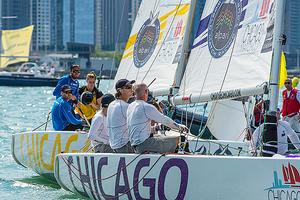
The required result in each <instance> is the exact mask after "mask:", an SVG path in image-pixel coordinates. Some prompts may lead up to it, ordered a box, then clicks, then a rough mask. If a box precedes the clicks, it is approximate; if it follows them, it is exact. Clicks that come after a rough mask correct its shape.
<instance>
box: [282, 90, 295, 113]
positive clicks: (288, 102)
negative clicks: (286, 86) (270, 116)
mask: <svg viewBox="0 0 300 200" xmlns="http://www.w3.org/2000/svg"><path fill="white" fill-rule="evenodd" d="M297 91H298V90H297V89H295V88H294V89H292V90H291V92H290V96H289V97H288V96H287V90H284V91H283V92H282V98H283V104H282V110H281V112H282V116H283V117H284V116H287V115H290V114H293V113H298V112H299V108H300V104H299V102H298V100H297V97H296V95H297Z"/></svg>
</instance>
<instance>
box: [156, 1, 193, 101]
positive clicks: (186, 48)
mask: <svg viewBox="0 0 300 200" xmlns="http://www.w3.org/2000/svg"><path fill="white" fill-rule="evenodd" d="M197 1H198V0H191V4H190V12H189V16H188V19H187V23H186V30H185V32H184V36H183V48H182V53H181V55H180V60H179V63H178V66H177V69H176V72H175V78H174V83H175V85H174V86H172V87H171V88H168V89H161V90H154V91H153V96H164V95H169V94H170V89H173V91H172V94H175V93H177V91H178V89H179V86H180V83H181V80H182V77H183V74H184V71H185V66H186V64H187V62H188V56H189V52H190V49H191V45H190V40H191V39H192V38H193V37H194V36H193V35H192V30H193V24H194V16H195V11H196V5H197ZM174 89H175V91H174Z"/></svg>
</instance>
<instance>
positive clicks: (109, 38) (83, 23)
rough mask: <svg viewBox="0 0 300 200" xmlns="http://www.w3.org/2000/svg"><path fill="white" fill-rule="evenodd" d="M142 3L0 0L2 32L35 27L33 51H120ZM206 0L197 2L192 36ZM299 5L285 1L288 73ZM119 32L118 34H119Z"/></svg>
mask: <svg viewBox="0 0 300 200" xmlns="http://www.w3.org/2000/svg"><path fill="white" fill-rule="evenodd" d="M140 3H141V0H63V1H61V0H1V4H0V6H1V8H2V9H1V16H15V18H12V19H1V23H0V28H1V29H3V30H9V29H12V30H13V29H18V28H22V27H25V26H28V25H34V26H35V28H34V32H33V35H32V51H41V50H44V51H45V52H44V53H47V51H64V50H67V44H68V43H79V44H88V45H92V46H94V48H95V49H102V50H106V51H114V50H118V51H122V49H123V48H124V47H125V45H126V42H127V39H128V36H129V34H130V31H131V28H132V26H133V23H134V20H135V17H136V15H137V12H138V8H139V5H140ZM204 4H205V0H199V1H198V2H197V7H196V12H195V18H194V19H195V23H194V25H193V35H195V32H196V31H197V28H198V22H199V19H200V15H201V13H202V11H203V8H204ZM299 9H300V2H298V1H287V3H286V8H285V10H286V12H285V13H286V15H285V24H284V30H285V34H286V36H287V44H286V45H285V46H284V47H283V49H284V52H285V54H286V60H287V67H288V69H293V68H299V66H300V35H299V34H298V32H299V31H300V21H299V20H298V19H299V17H300V14H299V12H298V10H299ZM119 32H120V33H119Z"/></svg>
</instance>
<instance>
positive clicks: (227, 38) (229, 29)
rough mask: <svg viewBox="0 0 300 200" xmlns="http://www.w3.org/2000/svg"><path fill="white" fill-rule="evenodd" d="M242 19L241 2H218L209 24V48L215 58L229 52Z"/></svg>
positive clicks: (236, 0) (231, 0)
mask: <svg viewBox="0 0 300 200" xmlns="http://www.w3.org/2000/svg"><path fill="white" fill-rule="evenodd" d="M240 19H241V2H240V0H219V1H218V3H217V5H216V7H215V9H214V11H213V13H212V15H211V18H210V20H209V24H208V48H209V51H210V53H211V55H212V56H213V57H214V58H220V57H222V56H223V55H224V54H225V53H226V52H227V51H228V49H229V48H230V46H231V44H232V43H233V41H234V40H235V38H236V35H237V32H238V28H239V23H240Z"/></svg>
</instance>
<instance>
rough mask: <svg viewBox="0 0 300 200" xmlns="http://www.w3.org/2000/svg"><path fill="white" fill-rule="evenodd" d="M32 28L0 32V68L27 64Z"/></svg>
mask: <svg viewBox="0 0 300 200" xmlns="http://www.w3.org/2000/svg"><path fill="white" fill-rule="evenodd" d="M32 31H33V26H28V27H25V28H22V29H17V30H4V31H2V38H0V39H1V42H0V48H1V50H0V55H1V57H0V68H1V67H6V66H7V65H9V64H13V63H18V62H27V61H28V56H29V48H30V43H31V35H32Z"/></svg>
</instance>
